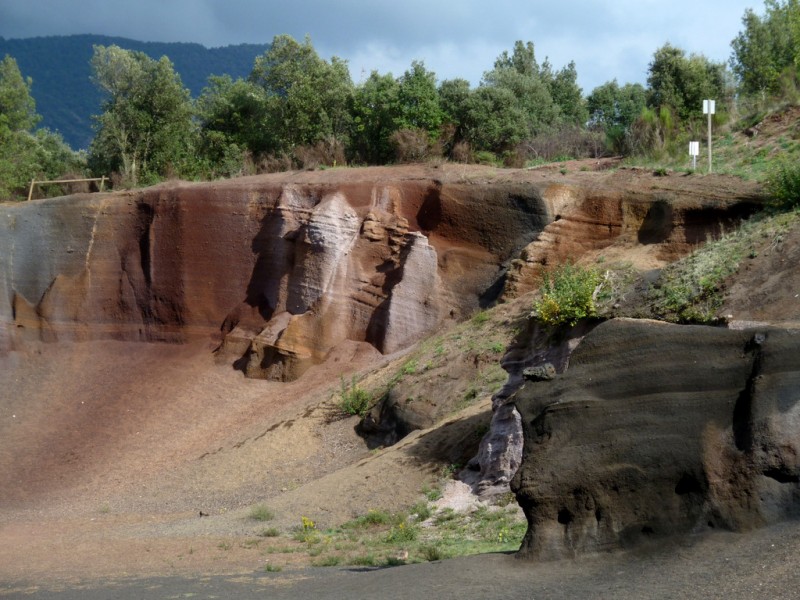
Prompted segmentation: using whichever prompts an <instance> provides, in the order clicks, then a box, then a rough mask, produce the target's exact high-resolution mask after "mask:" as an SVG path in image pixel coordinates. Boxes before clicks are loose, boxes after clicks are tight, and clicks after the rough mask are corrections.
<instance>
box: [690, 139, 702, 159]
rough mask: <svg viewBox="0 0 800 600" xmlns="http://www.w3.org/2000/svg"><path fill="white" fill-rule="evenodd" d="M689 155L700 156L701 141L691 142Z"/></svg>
mask: <svg viewBox="0 0 800 600" xmlns="http://www.w3.org/2000/svg"><path fill="white" fill-rule="evenodd" d="M689 156H700V142H689Z"/></svg>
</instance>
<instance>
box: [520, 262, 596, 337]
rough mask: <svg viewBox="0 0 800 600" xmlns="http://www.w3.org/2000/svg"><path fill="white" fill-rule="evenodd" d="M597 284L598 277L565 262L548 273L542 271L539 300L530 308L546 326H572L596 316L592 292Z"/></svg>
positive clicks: (592, 270) (593, 272)
mask: <svg viewBox="0 0 800 600" xmlns="http://www.w3.org/2000/svg"><path fill="white" fill-rule="evenodd" d="M600 281H601V277H600V274H599V273H598V272H597V271H595V270H594V269H585V268H583V267H579V266H577V265H573V264H572V263H569V262H568V263H565V264H563V265H561V266H560V267H558V268H556V269H555V270H554V271H552V272H550V273H548V272H545V274H544V278H543V281H542V286H541V288H540V291H541V297H540V298H539V299H537V300H536V301H535V302H534V304H533V308H534V310H535V311H536V313H537V315H538V317H539V319H540V320H541V321H543V322H544V323H547V324H548V325H557V324H559V323H569V324H570V325H574V324H575V323H577V322H578V321H579V320H581V319H585V318H587V317H593V316H595V315H596V314H597V313H596V309H595V304H594V293H595V289H596V288H597V286H598V285H599V284H600Z"/></svg>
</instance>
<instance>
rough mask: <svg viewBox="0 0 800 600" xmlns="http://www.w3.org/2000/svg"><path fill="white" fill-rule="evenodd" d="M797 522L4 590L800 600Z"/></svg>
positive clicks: (28, 593) (75, 594)
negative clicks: (570, 552) (550, 552)
mask: <svg viewBox="0 0 800 600" xmlns="http://www.w3.org/2000/svg"><path fill="white" fill-rule="evenodd" d="M798 556H800V522H798V521H795V522H789V523H783V524H780V525H775V526H772V527H767V528H763V529H760V530H757V531H753V532H750V533H747V534H733V533H726V532H719V533H714V534H711V535H703V536H696V537H690V538H685V539H683V540H681V541H680V542H676V543H675V544H674V545H672V546H671V547H670V546H663V545H661V546H660V547H658V548H653V549H651V550H647V549H642V548H639V549H637V550H636V552H627V553H626V552H619V553H614V554H603V555H594V556H586V557H583V558H581V559H579V560H574V561H570V560H563V561H558V562H539V563H531V562H524V561H521V560H518V559H516V558H514V557H513V556H506V555H497V554H494V555H483V556H471V557H468V558H459V559H453V560H446V561H441V562H435V563H425V564H418V565H408V566H401V567H392V568H384V569H359V568H349V569H348V568H343V569H325V568H309V569H301V570H293V571H284V572H280V573H255V574H253V575H249V576H248V575H244V576H242V575H238V576H230V577H223V576H220V577H198V578H195V579H189V578H174V577H173V578H148V579H128V580H113V581H102V582H87V583H85V584H73V585H69V586H64V587H59V586H57V585H51V586H49V587H48V588H42V587H39V586H37V585H35V584H31V585H23V584H15V585H9V584H2V583H0V596H2V597H4V598H6V597H7V598H35V599H42V600H78V599H81V600H101V599H102V600H110V599H119V600H139V599H142V600H149V599H155V598H198V599H205V598H237V599H242V600H250V599H256V598H259V599H260V598H269V599H271V600H281V599H289V598H291V599H296V598H331V599H341V600H345V599H348V600H349V599H353V598H376V599H381V600H389V599H394V598H398V599H400V598H432V599H433V598H435V599H437V600H439V599H441V600H446V599H448V598H453V599H459V600H467V599H471V598H474V599H476V600H477V599H487V600H490V599H494V598H497V599H500V598H503V599H511V598H526V599H533V598H535V599H537V600H538V599H562V598H563V599H568V598H569V599H572V598H609V599H610V598H614V599H617V598H631V599H633V598H636V599H642V598H665V599H666V598H670V599H675V598H726V599H737V598H770V599H782V598H786V599H789V598H798V597H800V569H798V568H797V567H798Z"/></svg>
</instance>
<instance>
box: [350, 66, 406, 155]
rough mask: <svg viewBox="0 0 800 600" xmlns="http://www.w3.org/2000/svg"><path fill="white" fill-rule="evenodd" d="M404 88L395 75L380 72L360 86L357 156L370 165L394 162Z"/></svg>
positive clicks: (356, 116) (355, 138)
mask: <svg viewBox="0 0 800 600" xmlns="http://www.w3.org/2000/svg"><path fill="white" fill-rule="evenodd" d="M399 94H400V85H399V84H398V83H397V80H396V79H395V78H394V77H393V76H392V74H391V73H387V74H386V75H381V74H380V73H378V72H377V71H373V72H372V73H370V76H369V77H368V78H367V79H366V81H364V83H363V84H361V85H359V86H358V87H357V88H356V90H355V94H354V97H353V102H352V115H353V135H352V147H353V150H354V152H355V154H356V156H357V157H358V158H359V159H360V160H363V161H365V162H367V163H371V164H382V163H386V162H388V161H390V160H391V158H392V147H391V144H390V142H389V139H390V137H391V135H392V134H393V133H394V132H395V131H396V130H397V113H398V108H397V106H398V102H399Z"/></svg>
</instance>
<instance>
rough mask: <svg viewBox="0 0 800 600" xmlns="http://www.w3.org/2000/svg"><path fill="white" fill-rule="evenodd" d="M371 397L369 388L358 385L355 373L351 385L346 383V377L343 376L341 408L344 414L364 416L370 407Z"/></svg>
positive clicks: (340, 396) (340, 393) (340, 397)
mask: <svg viewBox="0 0 800 600" xmlns="http://www.w3.org/2000/svg"><path fill="white" fill-rule="evenodd" d="M371 399H372V398H371V397H370V395H369V393H368V392H367V390H365V389H363V388H361V387H359V386H358V384H357V383H356V376H355V375H353V379H352V380H351V382H350V385H349V386H348V385H347V384H346V383H345V381H344V377H342V378H341V390H340V392H339V409H340V410H341V411H342V412H343V413H344V414H346V415H358V416H360V417H363V416H364V415H365V414H366V412H367V409H368V408H369V403H370V400H371Z"/></svg>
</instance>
